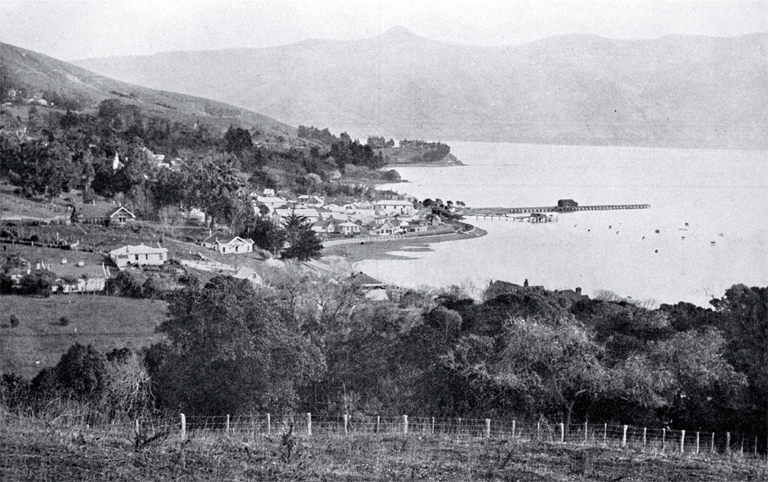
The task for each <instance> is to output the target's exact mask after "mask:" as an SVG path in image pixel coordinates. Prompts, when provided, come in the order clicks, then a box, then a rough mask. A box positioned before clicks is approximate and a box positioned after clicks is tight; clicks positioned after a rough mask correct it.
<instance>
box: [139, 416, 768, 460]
mask: <svg viewBox="0 0 768 482" xmlns="http://www.w3.org/2000/svg"><path fill="white" fill-rule="evenodd" d="M130 429H131V430H133V431H136V432H139V431H140V432H142V433H150V434H151V433H158V432H167V433H169V434H178V437H179V438H180V439H181V440H186V439H187V438H195V437H201V436H203V437H208V436H211V435H225V434H226V435H241V436H252V437H255V436H272V435H281V434H284V433H286V432H288V431H289V430H293V434H294V435H295V436H299V437H302V436H303V437H329V436H360V435H375V434H384V435H387V434H388V435H395V434H400V435H414V436H448V437H452V438H456V439H474V438H489V439H490V438H504V439H511V440H514V441H519V442H546V443H564V444H579V445H584V446H592V447H595V446H597V447H611V448H617V449H628V450H640V451H643V452H648V453H655V454H664V453H666V454H683V455H690V456H702V457H709V456H713V455H721V456H722V455H725V456H728V457H738V458H742V459H753V460H755V461H758V460H761V457H762V456H761V455H760V454H759V452H758V440H757V438H755V439H751V440H747V439H744V438H738V439H737V438H736V437H733V436H732V435H731V433H729V432H725V433H714V432H702V431H689V430H671V429H667V428H645V427H634V426H629V425H615V424H607V423H597V424H590V423H588V422H584V423H581V424H572V425H571V426H570V427H565V425H564V424H562V423H555V424H551V423H548V422H546V421H541V422H536V423H531V422H523V421H517V420H509V419H504V420H499V419H495V420H494V419H463V418H435V417H409V416H407V415H403V416H399V417H381V416H374V417H352V416H349V415H340V416H338V417H330V418H329V417H313V416H312V414H310V413H306V414H299V415H290V416H280V417H273V416H272V415H271V414H261V415H252V416H239V417H230V416H229V415H226V416H219V417H198V416H189V417H187V416H185V415H184V414H180V415H179V416H178V418H174V419H160V420H158V419H153V420H137V421H135V423H134V425H133V426H132V427H131V428H130Z"/></svg>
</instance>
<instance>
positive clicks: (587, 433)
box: [584, 422, 589, 444]
mask: <svg viewBox="0 0 768 482" xmlns="http://www.w3.org/2000/svg"><path fill="white" fill-rule="evenodd" d="M587 423H588V422H584V443H585V444H586V443H588V442H589V426H588V425H587Z"/></svg>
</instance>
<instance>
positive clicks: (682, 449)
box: [680, 430, 685, 454]
mask: <svg viewBox="0 0 768 482" xmlns="http://www.w3.org/2000/svg"><path fill="white" fill-rule="evenodd" d="M680 453H681V454H682V453H685V430H681V431H680Z"/></svg>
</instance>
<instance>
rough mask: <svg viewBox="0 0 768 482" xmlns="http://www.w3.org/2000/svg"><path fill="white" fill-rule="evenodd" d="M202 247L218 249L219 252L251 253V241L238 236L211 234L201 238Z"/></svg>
mask: <svg viewBox="0 0 768 482" xmlns="http://www.w3.org/2000/svg"><path fill="white" fill-rule="evenodd" d="M203 247H206V248H208V249H212V250H214V251H218V252H219V253H221V254H235V253H251V252H253V241H251V240H250V239H243V238H241V237H240V236H227V235H224V234H212V235H210V236H208V237H207V238H205V239H204V240H203Z"/></svg>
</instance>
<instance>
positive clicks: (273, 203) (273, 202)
mask: <svg viewBox="0 0 768 482" xmlns="http://www.w3.org/2000/svg"><path fill="white" fill-rule="evenodd" d="M253 199H254V201H253V207H254V210H255V211H256V213H257V214H258V212H259V208H258V207H259V206H260V205H263V206H266V207H267V209H269V212H270V213H271V212H273V211H274V210H275V209H277V208H281V207H283V206H285V205H286V204H287V203H288V201H286V200H285V199H283V198H281V197H275V196H259V195H258V194H257V195H256V196H254V197H253Z"/></svg>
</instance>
